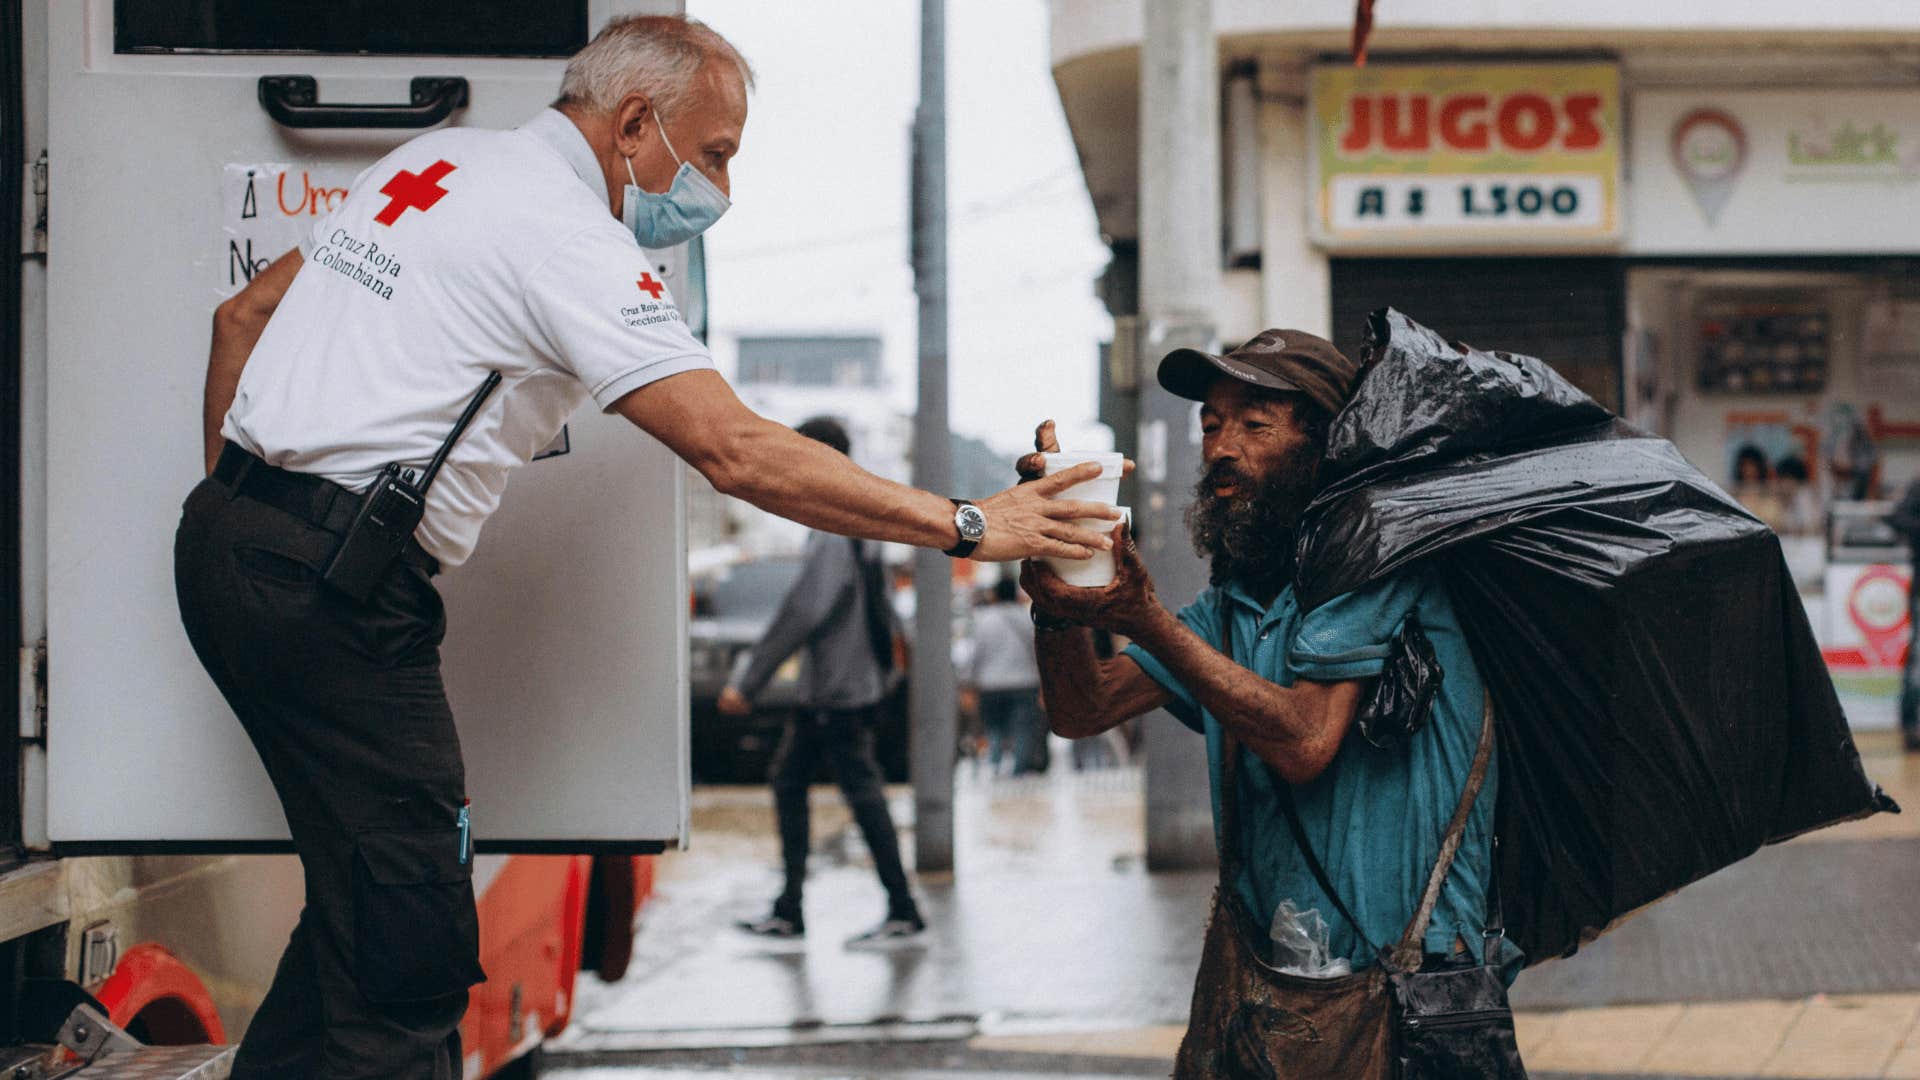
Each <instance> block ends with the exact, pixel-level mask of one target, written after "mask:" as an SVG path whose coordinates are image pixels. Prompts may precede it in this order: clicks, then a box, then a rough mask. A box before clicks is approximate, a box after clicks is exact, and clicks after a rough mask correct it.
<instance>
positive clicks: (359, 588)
mask: <svg viewBox="0 0 1920 1080" xmlns="http://www.w3.org/2000/svg"><path fill="white" fill-rule="evenodd" d="M499 385H500V373H499V372H497V371H490V372H488V373H487V379H486V381H485V382H483V383H481V384H480V389H479V390H478V391H477V392H475V394H474V395H473V400H471V401H469V402H467V408H466V411H465V412H463V413H461V414H460V419H459V420H456V421H454V425H453V430H452V431H450V432H448V433H447V437H446V440H445V441H444V442H442V443H441V444H440V449H438V450H436V451H434V454H433V459H432V460H431V461H429V462H427V467H426V470H425V471H423V472H422V473H420V474H419V477H418V480H417V482H416V479H415V476H414V472H413V470H412V469H403V468H401V467H400V466H399V465H397V464H394V463H391V462H389V463H388V464H387V467H386V468H384V469H381V470H380V475H379V477H378V478H376V479H375V480H374V482H373V486H372V487H369V488H368V489H367V490H366V493H365V494H364V495H362V496H361V501H360V510H359V512H358V513H356V514H354V516H353V524H351V525H349V526H347V534H346V536H344V537H342V538H341V540H340V548H339V550H337V551H335V552H334V553H333V559H332V561H330V562H328V563H327V571H326V573H325V574H323V575H321V580H323V581H325V582H326V583H327V584H328V585H330V586H332V587H333V588H334V589H336V590H338V591H340V592H342V593H345V594H346V595H347V596H349V597H352V598H353V599H354V600H357V601H360V602H362V603H365V602H366V599H367V597H369V596H371V595H373V587H374V586H375V585H378V584H379V583H380V579H381V578H382V577H384V576H386V573H387V567H389V566H391V565H393V560H394V559H396V558H398V557H399V555H400V550H401V549H402V548H404V547H406V546H407V541H408V540H411V539H412V538H413V530H414V529H416V528H419V526H420V519H421V518H422V517H424V516H426V512H427V489H428V488H430V487H432V486H433V478H434V477H435V476H438V475H439V474H440V466H442V465H444V464H446V461H447V454H448V453H449V452H450V451H452V450H453V444H454V443H456V442H459V441H460V436H461V434H463V433H464V432H465V431H466V430H467V425H468V424H471V423H473V418H474V416H475V415H476V414H478V413H479V412H480V407H481V406H482V405H485V404H486V403H487V398H488V397H489V396H490V395H492V393H493V389H494V387H496V386H499Z"/></svg>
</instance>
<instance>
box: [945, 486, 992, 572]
mask: <svg viewBox="0 0 1920 1080" xmlns="http://www.w3.org/2000/svg"><path fill="white" fill-rule="evenodd" d="M951 501H952V503H953V506H954V510H953V527H954V528H955V529H958V530H959V531H960V542H959V543H957V544H955V545H953V546H952V547H950V548H948V549H947V552H946V553H947V554H948V555H951V556H953V557H954V558H956V559H964V558H966V557H967V556H969V555H971V554H973V549H974V548H977V547H979V546H980V541H982V540H984V539H986V536H987V515H986V514H984V513H982V512H981V510H980V508H979V507H977V506H975V505H973V504H972V503H971V502H968V501H967V500H966V499H953V500H951Z"/></svg>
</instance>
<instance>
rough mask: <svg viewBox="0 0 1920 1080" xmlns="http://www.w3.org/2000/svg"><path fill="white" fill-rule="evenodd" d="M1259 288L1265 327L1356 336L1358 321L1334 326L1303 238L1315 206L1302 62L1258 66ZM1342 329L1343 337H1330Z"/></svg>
mask: <svg viewBox="0 0 1920 1080" xmlns="http://www.w3.org/2000/svg"><path fill="white" fill-rule="evenodd" d="M1259 87H1260V189H1261V208H1260V214H1261V239H1260V277H1261V281H1260V292H1261V304H1260V308H1261V314H1262V316H1263V319H1264V325H1266V326H1284V327H1287V328H1289V329H1293V330H1305V331H1306V332H1307V333H1309V334H1319V335H1320V336H1321V337H1324V338H1326V339H1327V340H1328V341H1331V342H1333V343H1334V344H1335V345H1337V346H1340V347H1342V348H1343V349H1351V348H1353V346H1354V345H1355V343H1356V342H1357V341H1358V338H1357V337H1355V336H1354V335H1357V334H1358V333H1359V332H1360V328H1359V327H1357V326H1334V325H1332V323H1333V292H1332V287H1331V285H1330V283H1329V280H1328V274H1327V257H1326V255H1325V254H1324V253H1322V252H1321V251H1320V249H1319V248H1317V247H1315V246H1314V245H1313V242H1312V241H1311V240H1310V239H1309V234H1308V228H1309V225H1310V223H1311V216H1312V215H1313V214H1314V213H1315V211H1316V208H1317V206H1318V202H1319V198H1318V192H1315V191H1314V190H1313V187H1312V184H1313V170H1312V169H1310V168H1309V167H1308V164H1307V163H1308V159H1309V154H1310V148H1309V147H1308V145H1307V142H1308V140H1309V139H1311V138H1312V137H1313V125H1312V118H1311V117H1310V116H1309V115H1308V112H1307V69H1306V67H1305V66H1304V65H1300V64H1279V63H1264V62H1263V63H1262V64H1261V65H1260V77H1259ZM1336 332H1337V333H1339V334H1344V335H1346V340H1342V339H1341V338H1340V337H1338V336H1336Z"/></svg>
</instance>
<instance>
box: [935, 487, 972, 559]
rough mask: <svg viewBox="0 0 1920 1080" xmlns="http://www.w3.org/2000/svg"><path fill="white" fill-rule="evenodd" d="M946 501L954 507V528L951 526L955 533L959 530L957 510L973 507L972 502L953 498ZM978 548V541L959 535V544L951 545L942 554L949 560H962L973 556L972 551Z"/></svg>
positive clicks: (963, 534)
mask: <svg viewBox="0 0 1920 1080" xmlns="http://www.w3.org/2000/svg"><path fill="white" fill-rule="evenodd" d="M947 501H948V502H950V503H952V504H953V506H954V510H955V511H956V513H955V514H954V526H953V527H954V531H955V532H959V529H960V521H959V514H958V510H959V508H960V507H963V506H972V505H973V500H972V499H955V498H948V499H947ZM979 546H980V541H978V540H969V539H967V537H966V534H965V533H961V534H960V542H959V543H957V544H955V545H953V546H952V547H950V548H948V549H947V550H946V551H945V552H943V554H945V555H947V556H949V557H950V558H955V559H964V558H966V557H967V556H969V555H971V554H973V549H974V548H977V547H979Z"/></svg>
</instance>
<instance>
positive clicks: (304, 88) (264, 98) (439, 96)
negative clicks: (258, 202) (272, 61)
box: [260, 75, 467, 128]
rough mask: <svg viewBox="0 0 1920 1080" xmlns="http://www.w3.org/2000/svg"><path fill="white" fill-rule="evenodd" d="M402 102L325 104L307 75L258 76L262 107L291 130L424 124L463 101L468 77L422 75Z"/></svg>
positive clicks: (435, 120) (430, 123) (463, 104)
mask: <svg viewBox="0 0 1920 1080" xmlns="http://www.w3.org/2000/svg"><path fill="white" fill-rule="evenodd" d="M409 89H410V91H411V93H410V95H409V96H410V97H411V98H412V101H411V102H410V103H409V104H406V105H323V104H321V103H320V84H319V83H318V82H316V81H315V80H314V78H313V76H311V75H262V76H260V107H261V108H263V109H265V110H267V115H268V116H271V117H273V119H274V121H275V122H276V123H279V124H283V125H285V126H287V127H293V128H425V127H432V126H433V125H435V124H437V123H439V122H440V121H442V120H445V119H446V118H447V117H448V116H451V115H452V114H453V110H455V109H462V108H465V107H466V104H467V80H466V79H464V78H462V77H461V76H458V75H421V76H418V77H416V78H415V79H414V80H413V83H412V85H411V87H410V88H409Z"/></svg>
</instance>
